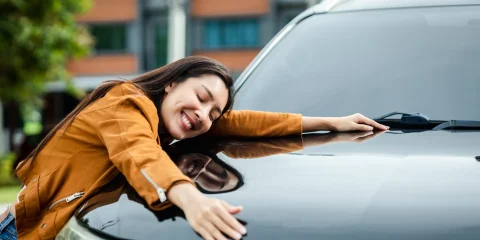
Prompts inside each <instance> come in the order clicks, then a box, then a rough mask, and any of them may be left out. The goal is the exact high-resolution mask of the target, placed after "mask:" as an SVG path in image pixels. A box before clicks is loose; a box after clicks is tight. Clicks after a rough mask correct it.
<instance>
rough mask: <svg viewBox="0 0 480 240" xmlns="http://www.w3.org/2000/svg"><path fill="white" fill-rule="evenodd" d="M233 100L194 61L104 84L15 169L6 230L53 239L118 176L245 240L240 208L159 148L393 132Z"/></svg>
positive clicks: (212, 65) (360, 119)
mask: <svg viewBox="0 0 480 240" xmlns="http://www.w3.org/2000/svg"><path fill="white" fill-rule="evenodd" d="M233 97H234V94H233V84H232V78H231V76H230V75H229V73H228V71H227V70H226V68H225V67H224V66H223V65H221V64H219V63H218V62H216V61H213V60H211V59H208V58H205V57H198V56H197V57H187V58H184V59H181V60H178V61H176V62H174V63H171V64H169V65H166V66H164V67H161V68H159V69H156V70H153V71H151V72H148V73H145V74H143V75H141V76H139V77H138V78H135V79H133V80H131V81H127V82H124V81H110V82H107V83H105V84H103V85H102V86H100V87H99V88H97V89H96V90H95V91H93V92H92V93H91V94H90V95H89V96H88V97H87V98H85V99H84V100H83V101H82V102H80V104H79V105H78V106H77V107H76V108H75V109H74V110H73V111H72V112H71V113H70V114H69V115H68V116H67V117H66V118H65V119H64V120H63V121H62V122H60V123H59V124H58V125H57V126H56V127H55V128H54V129H53V130H52V131H51V132H50V133H49V134H48V135H47V136H46V137H45V139H44V140H43V141H42V142H41V143H40V144H39V145H38V147H37V148H36V149H35V150H34V151H33V152H32V153H31V154H30V155H29V156H28V157H27V158H26V160H24V161H23V162H21V163H20V164H19V166H18V167H17V169H16V174H17V176H18V177H19V179H20V180H21V181H22V182H23V183H24V184H25V187H24V189H22V191H21V192H20V193H19V196H18V199H17V201H16V202H15V203H14V204H13V207H10V208H9V212H7V213H6V215H7V217H6V219H5V220H3V221H2V225H9V226H11V225H12V222H15V223H16V231H17V234H18V237H19V238H21V239H38V238H42V239H51V238H54V237H55V235H56V234H57V233H58V231H59V230H60V229H61V228H62V227H63V225H64V224H65V223H66V222H67V220H68V219H69V218H70V217H71V216H72V213H73V211H74V209H75V208H76V207H78V206H79V205H80V204H81V203H82V201H83V200H84V199H88V197H89V196H91V195H92V194H93V193H95V191H97V190H98V189H99V188H100V187H102V186H104V185H106V184H108V182H109V181H110V180H111V179H113V178H114V177H115V176H117V175H118V174H119V173H121V174H123V175H124V176H125V177H126V179H127V181H128V182H129V184H130V185H131V186H133V188H135V190H136V191H137V192H138V194H139V195H140V196H141V197H142V198H144V199H145V201H146V202H147V203H148V204H149V206H150V208H152V209H154V210H160V209H163V208H165V207H168V206H169V204H174V205H176V206H178V207H179V208H180V209H182V210H183V212H184V213H185V216H186V218H187V220H188V222H189V223H190V225H191V226H192V228H193V229H194V230H195V231H196V232H198V233H199V234H200V235H201V236H202V237H204V238H205V239H225V238H224V236H223V235H222V233H224V234H226V235H227V236H230V237H232V238H234V239H239V238H241V235H242V234H245V233H246V229H245V228H244V227H243V226H242V225H241V224H240V223H239V222H238V221H237V220H236V219H235V218H234V217H233V214H237V213H239V212H240V211H241V210H242V207H240V206H232V205H229V204H228V203H226V202H224V201H220V200H217V199H213V198H208V197H206V196H204V195H203V194H201V193H200V192H199V191H198V190H197V188H196V187H195V185H194V184H193V182H192V181H191V180H190V179H189V178H188V177H186V176H185V175H183V174H182V172H181V171H180V170H179V169H178V168H177V167H176V166H175V164H174V163H173V162H172V161H171V160H170V158H169V157H168V155H167V154H166V153H165V152H164V151H163V150H162V149H161V147H160V143H161V141H162V142H171V141H172V140H173V139H177V140H181V139H185V138H192V137H195V136H198V135H201V134H210V135H220V136H232V135H233V136H241V137H260V136H284V135H301V134H302V132H309V131H318V130H333V131H353V130H364V131H371V130H373V128H374V127H375V128H380V129H386V128H387V127H386V126H383V125H380V124H378V123H376V122H374V121H372V120H370V119H368V118H366V117H364V116H361V115H359V114H356V115H352V116H348V117H342V118H319V117H302V116H301V115H298V114H287V113H266V112H254V111H230V109H231V107H232V105H233ZM4 215H5V214H4ZM13 217H14V218H15V221H12V220H11V219H12V218H13ZM8 221H9V222H8ZM1 234H4V232H2V233H1ZM0 236H2V235H0Z"/></svg>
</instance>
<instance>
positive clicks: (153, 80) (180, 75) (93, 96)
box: [17, 56, 234, 170]
mask: <svg viewBox="0 0 480 240" xmlns="http://www.w3.org/2000/svg"><path fill="white" fill-rule="evenodd" d="M202 75H216V76H218V77H219V78H220V79H222V81H223V82H224V83H225V85H226V86H227V89H228V100H227V104H226V106H225V109H224V110H223V112H222V115H223V114H225V113H226V112H228V111H230V110H231V108H232V106H233V99H234V89H233V79H232V76H231V74H230V72H229V71H228V70H227V68H226V67H225V66H223V65H222V64H221V63H219V62H217V61H215V60H212V59H210V58H207V57H202V56H191V57H186V58H183V59H180V60H178V61H175V62H173V63H170V64H168V65H165V66H163V67H160V68H157V69H155V70H152V71H150V72H147V73H144V74H142V75H140V76H138V77H137V78H135V79H132V80H130V81H129V82H131V83H133V84H134V85H135V86H136V87H137V88H139V89H140V90H142V91H143V92H144V93H145V94H146V95H147V96H148V97H149V98H150V99H151V100H152V101H153V102H154V103H155V105H156V107H157V109H158V110H159V109H160V104H161V103H160V101H161V99H162V97H163V96H164V94H165V88H166V87H167V86H169V85H170V84H172V83H177V84H178V83H182V82H184V81H185V80H187V79H188V78H191V77H200V76H202ZM124 82H126V81H125V80H111V81H106V82H105V83H104V84H102V85H101V86H99V87H98V88H96V89H95V90H94V91H93V92H92V93H90V94H89V95H88V96H87V97H85V98H84V99H83V100H82V101H81V102H80V103H79V104H78V105H77V107H76V108H75V109H74V110H73V111H72V112H70V113H69V114H68V115H67V116H66V117H65V118H64V119H63V120H62V121H61V122H60V123H59V124H57V125H56V126H55V127H54V128H53V129H52V130H51V131H50V132H49V133H48V134H47V135H46V136H45V138H44V139H43V140H42V141H41V142H40V144H38V146H37V147H36V148H35V149H34V150H33V151H32V152H31V153H30V154H29V155H28V156H27V158H26V159H25V160H24V161H23V162H21V163H20V164H19V167H20V166H23V165H24V164H26V163H27V162H29V163H30V164H32V163H33V161H35V159H36V158H37V156H38V154H39V153H40V151H41V150H42V149H43V148H44V147H45V145H46V144H47V143H48V142H49V141H50V140H51V139H52V137H53V136H54V135H55V133H56V132H57V131H58V130H60V129H62V128H63V127H64V126H66V127H65V130H64V133H65V131H66V129H67V128H68V127H69V126H70V125H71V124H72V122H73V120H74V119H75V117H76V116H77V115H78V114H79V113H80V112H81V111H82V110H83V109H85V108H86V107H87V106H89V105H90V104H92V103H93V102H95V101H96V100H98V99H100V98H102V97H104V96H105V94H106V93H107V92H108V91H110V90H111V89H112V88H113V87H115V86H117V85H119V84H122V83H124ZM30 166H32V165H30ZM17 170H18V167H17Z"/></svg>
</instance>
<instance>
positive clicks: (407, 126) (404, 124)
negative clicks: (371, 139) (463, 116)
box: [373, 112, 480, 133]
mask: <svg viewBox="0 0 480 240" xmlns="http://www.w3.org/2000/svg"><path fill="white" fill-rule="evenodd" d="M395 115H401V117H400V119H388V117H391V116H395ZM373 120H375V121H377V122H379V123H381V124H386V125H389V126H390V127H392V128H391V130H394V129H399V130H402V131H403V132H404V133H406V132H421V131H425V130H433V131H437V130H447V129H449V130H480V121H470V120H450V121H446V120H443V121H437V120H430V119H429V118H428V117H427V116H426V115H425V114H422V113H404V112H391V113H388V114H385V115H382V116H380V117H376V118H373Z"/></svg>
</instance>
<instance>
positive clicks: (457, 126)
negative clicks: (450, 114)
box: [432, 120, 480, 131]
mask: <svg viewBox="0 0 480 240" xmlns="http://www.w3.org/2000/svg"><path fill="white" fill-rule="evenodd" d="M445 129H451V130H461V129H478V130H480V121H467V120H450V121H447V122H444V123H442V124H439V125H438V126H436V127H435V128H433V129H432V130H434V131H435V130H445Z"/></svg>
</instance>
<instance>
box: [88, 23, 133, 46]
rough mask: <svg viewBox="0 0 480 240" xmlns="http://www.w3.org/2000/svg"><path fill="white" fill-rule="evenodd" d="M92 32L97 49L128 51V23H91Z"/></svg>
mask: <svg viewBox="0 0 480 240" xmlns="http://www.w3.org/2000/svg"><path fill="white" fill-rule="evenodd" d="M90 32H91V34H92V36H93V37H94V39H95V51H96V52H99V53H102V52H126V51H127V25H126V24H115V25H91V26H90Z"/></svg>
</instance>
